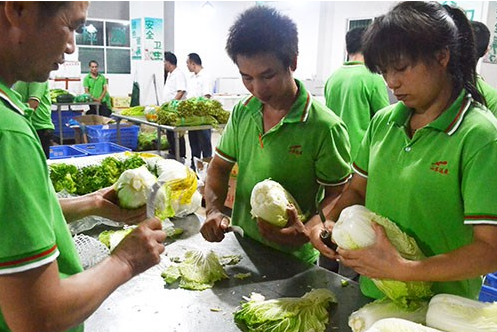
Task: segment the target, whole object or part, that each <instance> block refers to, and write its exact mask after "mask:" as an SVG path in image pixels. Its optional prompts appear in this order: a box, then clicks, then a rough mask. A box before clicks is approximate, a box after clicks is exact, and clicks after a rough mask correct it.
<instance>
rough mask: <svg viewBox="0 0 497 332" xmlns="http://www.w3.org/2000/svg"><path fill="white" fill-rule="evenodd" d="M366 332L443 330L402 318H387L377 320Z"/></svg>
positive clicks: (429, 331)
mask: <svg viewBox="0 0 497 332" xmlns="http://www.w3.org/2000/svg"><path fill="white" fill-rule="evenodd" d="M366 332H442V331H441V330H437V329H433V328H431V327H427V326H424V325H421V324H417V323H414V322H411V321H409V320H406V319H401V318H385V319H381V320H379V321H377V322H376V323H374V324H373V326H371V328H370V329H369V330H367V331H366Z"/></svg>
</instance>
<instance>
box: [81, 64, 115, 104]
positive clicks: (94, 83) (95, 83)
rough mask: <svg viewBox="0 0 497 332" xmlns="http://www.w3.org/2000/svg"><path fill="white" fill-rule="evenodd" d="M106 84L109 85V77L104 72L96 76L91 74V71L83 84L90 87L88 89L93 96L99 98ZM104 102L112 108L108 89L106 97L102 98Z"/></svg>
mask: <svg viewBox="0 0 497 332" xmlns="http://www.w3.org/2000/svg"><path fill="white" fill-rule="evenodd" d="M105 85H107V79H106V78H105V76H104V75H102V74H98V75H97V77H96V78H94V77H93V76H91V73H90V74H88V75H86V76H85V78H84V80H83V86H84V87H85V88H88V91H89V93H90V95H91V96H92V97H93V98H99V97H100V96H101V95H102V92H103V91H104V86H105ZM102 104H106V105H107V107H108V108H109V110H111V109H112V108H111V105H110V95H109V92H108V91H107V93H106V94H105V96H104V98H103V99H102Z"/></svg>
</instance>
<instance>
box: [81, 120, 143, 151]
mask: <svg viewBox="0 0 497 332" xmlns="http://www.w3.org/2000/svg"><path fill="white" fill-rule="evenodd" d="M119 130H120V133H121V142H120V145H122V146H125V147H127V148H130V149H132V150H136V149H137V148H138V132H139V131H140V127H139V126H135V125H121V126H120V128H119ZM86 135H87V136H88V141H89V142H90V143H103V142H112V143H118V142H117V129H116V125H115V124H107V125H92V126H86Z"/></svg>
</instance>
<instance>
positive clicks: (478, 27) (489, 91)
mask: <svg viewBox="0 0 497 332" xmlns="http://www.w3.org/2000/svg"><path fill="white" fill-rule="evenodd" d="M471 28H472V29H473V33H474V35H475V46H476V56H477V57H478V59H482V58H483V57H484V56H485V54H487V52H488V45H489V43H490V30H488V28H487V26H486V25H485V24H483V23H482V22H478V21H471ZM476 84H477V87H478V90H480V92H481V94H482V95H483V97H485V104H486V106H487V108H488V109H489V110H490V111H492V113H493V114H494V115H495V116H496V117H497V90H496V89H495V88H494V87H492V86H491V85H490V84H488V83H487V82H485V80H484V79H483V77H482V76H481V75H478V77H477V80H476Z"/></svg>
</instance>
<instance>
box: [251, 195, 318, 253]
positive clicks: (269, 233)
mask: <svg viewBox="0 0 497 332" xmlns="http://www.w3.org/2000/svg"><path fill="white" fill-rule="evenodd" d="M287 215H288V222H287V224H286V226H285V227H283V228H280V227H277V226H274V225H271V224H270V223H268V222H267V221H265V220H264V219H261V218H257V226H258V227H259V232H260V233H261V235H262V236H263V237H264V238H265V239H267V240H269V241H272V242H275V243H278V244H282V245H287V246H294V247H300V246H302V245H303V244H305V243H307V242H309V234H308V231H307V229H306V227H305V226H304V224H303V223H302V221H300V219H299V215H298V212H297V209H296V208H295V207H294V206H293V205H292V206H289V207H288V208H287Z"/></svg>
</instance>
